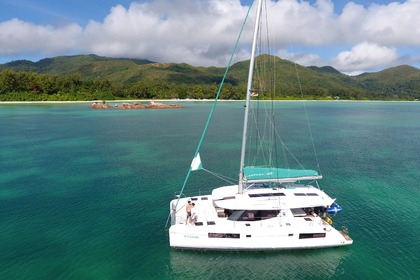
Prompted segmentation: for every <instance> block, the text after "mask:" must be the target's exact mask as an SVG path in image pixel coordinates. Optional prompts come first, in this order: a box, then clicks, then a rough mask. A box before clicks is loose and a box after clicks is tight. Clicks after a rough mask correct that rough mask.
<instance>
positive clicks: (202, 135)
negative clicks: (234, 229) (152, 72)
mask: <svg viewBox="0 0 420 280" xmlns="http://www.w3.org/2000/svg"><path fill="white" fill-rule="evenodd" d="M253 2H254V1H252V3H251V4H250V5H249V8H248V11H247V13H246V16H245V19H244V21H243V23H242V26H241V30H240V31H239V34H238V37H237V39H236V42H235V45H234V47H233V49H232V53H231V56H230V59H229V62H228V65H227V67H226V70H225V73H224V75H223V78H222V81H221V82H220V85H219V89H218V91H217V94H216V97H215V99H214V102H213V106H212V108H211V111H210V114H209V116H208V118H207V122H206V124H205V126H204V130H203V133H202V134H201V138H200V141H199V143H198V145H197V149H196V151H195V154H194V159H195V158H196V157H197V155H198V153H199V151H200V148H201V146H202V144H203V141H204V137H205V135H206V132H207V129H208V127H209V124H210V121H211V119H212V117H213V113H214V110H215V108H216V104H217V101H218V99H219V96H220V93H221V92H222V89H223V84H224V82H225V79H226V76H227V73H228V71H229V68H230V66H231V65H232V61H233V57H234V55H235V53H236V49H237V48H238V45H239V40H240V38H241V36H242V33H243V30H244V27H245V24H246V22H247V20H248V17H249V14H250V11H251V8H252V4H253ZM191 172H192V168H191V167H190V168H189V169H188V172H187V175H186V176H185V180H184V183H183V184H182V188H181V191H180V192H179V197H178V200H177V202H176V205H175V209H176V208H177V207H178V203H179V200H180V199H181V195H182V194H183V192H184V189H185V186H186V185H187V182H188V179H189V177H190V174H191ZM171 211H172V210H171ZM170 215H171V212H170V213H169V216H168V219H167V221H166V225H165V228H166V227H167V226H168V222H169V217H170Z"/></svg>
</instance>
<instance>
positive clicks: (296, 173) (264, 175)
mask: <svg viewBox="0 0 420 280" xmlns="http://www.w3.org/2000/svg"><path fill="white" fill-rule="evenodd" d="M243 172H244V175H245V180H246V182H249V183H252V182H296V181H300V180H319V179H322V176H321V175H319V174H318V172H317V171H315V170H310V169H286V168H274V167H249V166H248V167H244V169H243Z"/></svg>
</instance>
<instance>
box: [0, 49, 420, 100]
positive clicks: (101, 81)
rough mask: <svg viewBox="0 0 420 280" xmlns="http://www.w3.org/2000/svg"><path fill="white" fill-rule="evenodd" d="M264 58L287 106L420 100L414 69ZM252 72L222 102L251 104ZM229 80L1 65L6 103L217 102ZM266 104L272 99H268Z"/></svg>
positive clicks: (238, 70)
mask: <svg viewBox="0 0 420 280" xmlns="http://www.w3.org/2000/svg"><path fill="white" fill-rule="evenodd" d="M264 59H270V60H272V62H273V63H274V64H273V65H274V66H273V67H275V69H276V76H275V77H274V80H275V85H276V88H277V90H278V91H279V92H281V96H280V98H281V99H350V100H366V99H371V100H418V99H420V70H419V69H417V68H414V67H411V66H406V65H403V66H398V67H394V68H389V69H386V70H383V71H380V72H377V73H364V74H362V75H359V76H347V75H344V74H342V73H340V72H338V71H337V70H335V69H334V68H332V67H321V68H318V67H303V66H299V65H295V64H294V63H292V62H290V61H287V60H283V59H280V58H278V57H272V56H268V55H262V56H260V57H259V58H258V60H264ZM248 67H249V61H242V62H238V63H236V64H234V65H232V67H231V69H230V71H229V74H228V77H227V79H226V80H225V84H224V86H223V91H222V93H221V98H222V99H233V100H235V99H236V100H238V99H244V97H245V91H246V90H245V88H246V81H247V71H248ZM223 74H224V69H223V68H217V67H193V66H191V65H187V64H174V63H169V64H164V63H154V62H151V61H148V60H139V59H114V58H108V57H100V56H96V55H77V56H65V57H55V58H48V59H43V60H40V61H39V62H31V61H27V60H20V61H14V62H10V63H6V64H2V65H0V101H76V100H116V99H120V100H124V99H155V98H156V99H172V98H180V99H185V98H190V99H212V98H214V97H215V95H216V93H217V90H218V86H219V83H220V81H221V80H222V77H223ZM297 77H299V79H297ZM298 83H300V84H301V87H300V86H299V85H298ZM300 88H302V90H300ZM260 98H266V99H270V98H272V97H271V96H267V95H265V94H264V93H262V94H260Z"/></svg>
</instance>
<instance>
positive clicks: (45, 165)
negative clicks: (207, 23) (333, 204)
mask: <svg viewBox="0 0 420 280" xmlns="http://www.w3.org/2000/svg"><path fill="white" fill-rule="evenodd" d="M302 104H303V102H285V103H281V106H280V107H281V111H280V112H281V114H280V117H281V118H280V120H279V121H281V122H282V123H281V125H282V126H283V127H284V131H287V132H288V133H287V135H286V136H284V138H283V140H284V141H285V142H286V143H288V144H290V147H292V148H293V150H294V154H295V155H296V156H297V157H298V158H299V159H302V162H303V163H305V165H309V166H305V167H308V168H312V166H311V164H312V163H313V162H314V153H313V152H312V147H311V145H310V143H307V145H305V144H301V142H302V141H301V140H302V139H305V138H306V140H307V137H308V136H307V134H308V133H307V130H305V129H304V125H302V123H305V122H306V121H305V116H304V114H303V112H304V110H303V109H302V108H303V107H302ZM183 105H185V106H186V107H185V108H183V109H177V110H134V111H119V110H116V109H112V110H111V109H110V110H92V109H90V108H89V106H88V105H87V104H48V105H39V104H38V105H36V104H35V105H0V130H1V134H0V141H1V142H0V143H1V145H0V158H1V161H0V172H1V173H0V174H1V175H0V278H1V279H192V278H195V279H204V278H205V279H255V278H259V279H329V278H331V279H418V277H419V275H420V270H419V267H420V262H419V253H418V252H419V250H420V242H419V238H418V234H417V233H418V232H419V231H420V226H419V224H420V219H419V217H418V216H417V215H416V213H418V209H417V205H418V203H419V198H420V186H419V185H418V179H419V177H420V176H419V175H420V171H419V167H420V146H419V144H418V143H419V139H420V121H419V120H420V103H414V102H413V103H409V102H307V103H305V105H306V109H307V112H308V116H309V119H310V125H311V130H312V135H313V138H314V143H315V145H316V155H317V159H318V162H319V164H320V167H321V171H322V173H323V176H324V179H323V180H322V181H321V188H323V189H324V190H325V191H326V192H327V193H328V194H330V195H331V196H332V197H337V201H338V202H339V204H340V205H341V206H342V207H343V208H344V210H343V212H342V213H340V214H339V215H337V216H336V217H334V218H333V219H334V221H335V223H336V224H337V225H345V226H347V228H348V229H349V231H350V235H351V237H352V238H353V239H354V244H353V245H351V246H348V247H344V248H335V249H325V250H313V251H291V252H271V253H217V252H186V251H174V250H171V249H169V244H168V236H167V232H166V231H165V223H166V219H167V215H168V213H169V201H170V200H171V199H172V198H173V195H174V193H175V192H177V191H179V190H180V188H181V185H182V182H183V180H184V176H185V175H186V172H187V170H188V167H189V165H190V163H191V160H192V157H193V155H194V152H195V149H196V145H197V143H198V140H199V137H200V134H201V131H202V129H203V127H204V123H205V120H206V118H207V115H208V112H209V110H210V106H211V104H210V103H207V102H187V103H183ZM242 111H243V104H242V102H220V104H219V106H218V108H217V110H216V115H215V117H214V119H213V124H212V126H211V127H210V129H209V132H208V136H207V137H206V139H205V142H204V146H203V149H202V151H201V152H200V154H201V158H202V161H203V164H204V166H205V167H206V168H207V169H210V170H212V171H215V172H218V173H222V174H224V175H228V176H230V177H233V178H236V176H237V175H236V174H237V168H238V165H239V153H240V151H239V148H240V147H239V143H240V138H241V136H242V135H241V132H240V130H241V127H242V123H241V119H242ZM227 159H231V160H227ZM201 175H203V174H200V173H199V174H197V173H193V175H192V177H191V180H190V181H189V183H188V185H187V187H186V193H187V195H194V194H198V193H206V192H209V191H210V190H211V189H212V188H213V187H215V184H216V186H217V185H220V184H223V182H222V181H217V180H216V181H214V178H213V177H210V176H208V175H206V174H204V176H201ZM202 177H204V178H203V179H202V180H204V181H200V179H201V178H202Z"/></svg>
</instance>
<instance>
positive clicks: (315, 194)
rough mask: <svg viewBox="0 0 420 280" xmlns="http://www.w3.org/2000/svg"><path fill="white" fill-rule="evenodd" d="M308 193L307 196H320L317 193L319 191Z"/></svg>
mask: <svg viewBox="0 0 420 280" xmlns="http://www.w3.org/2000/svg"><path fill="white" fill-rule="evenodd" d="M306 195H307V196H318V194H317V193H307V194H306Z"/></svg>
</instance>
